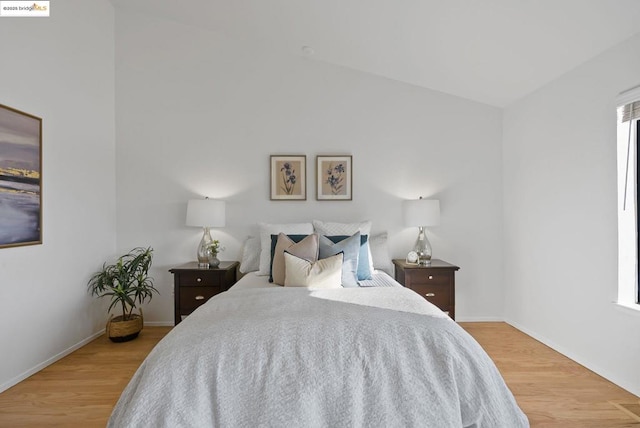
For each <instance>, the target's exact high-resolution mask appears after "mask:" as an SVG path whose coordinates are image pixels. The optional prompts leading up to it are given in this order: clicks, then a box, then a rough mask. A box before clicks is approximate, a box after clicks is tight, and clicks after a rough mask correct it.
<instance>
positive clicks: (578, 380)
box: [0, 323, 640, 428]
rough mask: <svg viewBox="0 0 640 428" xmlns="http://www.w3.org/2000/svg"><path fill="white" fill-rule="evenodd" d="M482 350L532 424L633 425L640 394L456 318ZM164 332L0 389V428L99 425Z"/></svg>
mask: <svg viewBox="0 0 640 428" xmlns="http://www.w3.org/2000/svg"><path fill="white" fill-rule="evenodd" d="M461 325H462V327H463V328H464V329H465V330H467V331H468V332H469V333H470V334H471V335H472V336H474V337H475V339H476V340H477V341H478V342H479V343H480V344H481V345H482V346H483V347H484V348H485V349H486V350H487V352H488V353H489V355H490V356H491V357H492V358H493V360H494V361H495V362H496V365H497V366H498V369H499V370H500V372H501V373H502V375H503V376H504V378H505V380H506V382H507V384H508V385H509V388H511V390H512V391H513V393H514V395H515V397H516V400H517V401H518V404H519V405H520V407H521V408H522V409H523V410H524V412H525V413H526V414H527V416H528V417H529V420H530V422H531V426H532V427H544V428H555V427H558V428H560V427H562V428H573V427H576V428H577V427H580V428H582V427H585V428H590V427H593V428H596V427H597V428H608V427H615V428H619V427H630V428H640V417H634V416H633V412H634V411H635V409H640V399H639V398H638V397H636V396H634V395H632V394H630V393H628V392H626V391H625V390H623V389H621V388H619V387H617V386H615V385H613V384H612V383H610V382H608V381H607V380H605V379H603V378H602V377H600V376H598V375H596V374H594V373H593V372H591V371H589V370H587V369H585V368H584V367H582V366H580V365H579V364H577V363H575V362H573V361H571V360H569V359H567V358H565V357H564V356H562V355H560V354H558V353H557V352H555V351H553V350H552V349H550V348H548V347H546V346H545V345H543V344H541V343H540V342H537V341H536V340H534V339H532V338H530V337H529V336H527V335H525V334H523V333H522V332H520V331H518V330H516V329H515V328H513V327H511V326H509V325H507V324H505V323H461ZM169 330H170V328H169V327H145V329H144V330H143V331H142V333H141V334H140V337H138V339H136V340H134V341H131V342H127V343H112V342H110V341H109V340H108V339H107V338H106V337H105V336H101V337H100V338H98V339H96V340H94V341H93V342H91V343H89V344H88V345H86V346H84V347H83V348H81V349H79V350H77V351H76V352H74V353H73V354H71V355H68V356H67V357H65V358H63V359H62V360H60V361H58V362H56V363H54V364H52V365H51V366H49V367H47V368H45V369H44V370H42V371H40V372H38V373H36V374H35V375H33V376H31V377H30V378H29V379H26V380H25V381H23V382H21V383H19V384H18V385H16V386H14V387H13V388H10V389H9V390H7V391H5V392H3V393H1V394H0V427H52V426H59V427H104V426H105V424H106V422H107V419H108V418H109V414H110V413H111V409H112V408H113V406H114V405H115V403H116V401H117V399H118V397H119V395H120V393H121V392H122V390H123V389H124V387H125V386H126V384H127V382H128V381H129V379H130V378H131V376H132V375H133V373H134V372H135V370H136V368H137V367H138V365H139V364H140V363H141V362H142V360H143V359H144V357H145V356H146V355H147V354H148V353H149V351H150V350H151V349H152V348H153V346H155V344H156V343H157V342H158V341H159V340H160V339H161V338H162V337H164V335H165V334H166V333H167V332H168V331H169Z"/></svg>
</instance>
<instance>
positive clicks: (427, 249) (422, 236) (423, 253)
mask: <svg viewBox="0 0 640 428" xmlns="http://www.w3.org/2000/svg"><path fill="white" fill-rule="evenodd" d="M413 251H415V252H416V253H417V254H418V266H431V243H430V242H429V240H428V239H427V233H426V231H425V229H424V227H420V228H419V230H418V239H416V243H415V245H414V246H413Z"/></svg>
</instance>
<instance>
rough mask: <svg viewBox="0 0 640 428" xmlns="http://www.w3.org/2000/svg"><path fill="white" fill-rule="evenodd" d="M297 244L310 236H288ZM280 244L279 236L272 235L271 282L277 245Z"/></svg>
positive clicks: (271, 280) (270, 280)
mask: <svg viewBox="0 0 640 428" xmlns="http://www.w3.org/2000/svg"><path fill="white" fill-rule="evenodd" d="M287 236H288V237H289V239H291V240H292V241H293V242H295V243H296V244H297V243H298V242H300V241H302V240H303V239H304V238H306V237H307V236H309V235H287ZM277 243H278V235H271V261H270V262H269V282H273V255H274V254H275V252H276V244H277Z"/></svg>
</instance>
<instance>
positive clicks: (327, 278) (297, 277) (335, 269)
mask: <svg viewBox="0 0 640 428" xmlns="http://www.w3.org/2000/svg"><path fill="white" fill-rule="evenodd" d="M342 258H343V257H342V253H339V254H336V255H335V256H331V257H327V258H326V259H321V260H318V261H317V262H310V261H308V260H305V259H301V258H300V257H296V256H294V255H293V254H290V253H288V252H287V251H285V252H284V265H285V277H284V286H285V287H311V288H342V285H341V281H342Z"/></svg>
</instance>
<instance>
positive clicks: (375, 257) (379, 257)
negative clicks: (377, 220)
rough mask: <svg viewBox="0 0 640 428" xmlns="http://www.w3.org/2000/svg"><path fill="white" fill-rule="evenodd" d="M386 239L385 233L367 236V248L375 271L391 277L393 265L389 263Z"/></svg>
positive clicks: (389, 256)
mask: <svg viewBox="0 0 640 428" xmlns="http://www.w3.org/2000/svg"><path fill="white" fill-rule="evenodd" d="M387 238H388V235H387V232H383V233H380V234H378V235H374V236H369V248H370V249H371V259H372V262H373V266H374V267H375V268H376V269H378V270H382V271H384V272H386V273H388V274H389V275H390V276H391V277H393V275H394V272H393V263H392V262H391V255H390V253H389V246H388V245H387Z"/></svg>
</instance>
